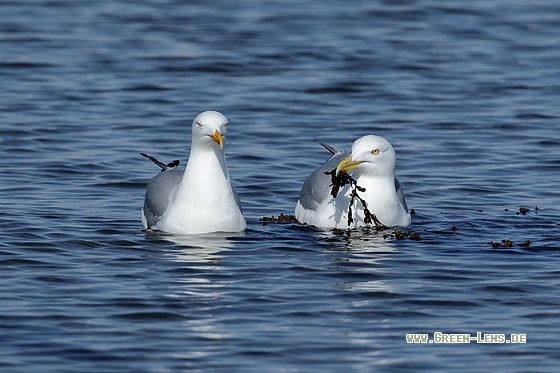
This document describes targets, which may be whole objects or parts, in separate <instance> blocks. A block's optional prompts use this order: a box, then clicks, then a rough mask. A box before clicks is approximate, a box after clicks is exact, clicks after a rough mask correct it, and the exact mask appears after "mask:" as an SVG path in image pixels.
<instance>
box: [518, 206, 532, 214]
mask: <svg viewBox="0 0 560 373" xmlns="http://www.w3.org/2000/svg"><path fill="white" fill-rule="evenodd" d="M529 211H531V209H528V208H526V207H520V208H519V212H518V213H517V214H516V215H519V214H521V215H527V213H528V212H529Z"/></svg>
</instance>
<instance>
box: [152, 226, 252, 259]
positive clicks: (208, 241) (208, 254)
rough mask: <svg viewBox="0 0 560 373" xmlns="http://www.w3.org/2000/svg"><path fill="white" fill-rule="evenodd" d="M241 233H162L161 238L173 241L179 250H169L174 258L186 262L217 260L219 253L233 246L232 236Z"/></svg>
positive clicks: (239, 235) (240, 234) (237, 235)
mask: <svg viewBox="0 0 560 373" xmlns="http://www.w3.org/2000/svg"><path fill="white" fill-rule="evenodd" d="M242 235H243V233H224V232H214V233H211V234H197V235H180V234H162V235H161V238H163V239H166V240H169V241H171V242H173V243H175V244H176V245H177V246H178V247H179V248H180V250H178V251H173V252H169V254H170V255H171V256H173V257H174V260H181V261H186V262H193V261H195V262H197V261H210V262H213V261H219V260H220V255H219V254H220V253H221V252H224V251H228V250H229V249H230V248H231V247H232V246H233V241H232V240H231V238H233V237H241V236H242Z"/></svg>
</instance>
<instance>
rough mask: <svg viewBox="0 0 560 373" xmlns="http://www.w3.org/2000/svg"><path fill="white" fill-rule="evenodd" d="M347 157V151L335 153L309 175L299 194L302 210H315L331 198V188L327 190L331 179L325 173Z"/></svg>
mask: <svg viewBox="0 0 560 373" xmlns="http://www.w3.org/2000/svg"><path fill="white" fill-rule="evenodd" d="M349 155H350V153H349V152H347V151H340V152H337V153H335V154H334V155H333V156H332V157H330V158H329V159H328V160H327V161H326V162H325V163H323V164H322V165H321V166H320V167H319V168H318V169H316V170H315V171H314V172H313V173H312V174H311V175H309V177H308V178H307V179H306V180H305V182H304V183H303V186H302V187H301V192H300V194H299V202H300V204H301V206H302V207H303V208H305V209H307V210H316V209H317V207H318V206H319V205H320V204H321V202H323V201H324V200H326V199H328V198H332V196H331V188H329V185H330V184H331V177H330V175H325V172H329V171H331V170H333V169H335V168H336V166H337V165H338V164H339V163H340V161H342V160H343V159H344V158H346V157H348V156H349Z"/></svg>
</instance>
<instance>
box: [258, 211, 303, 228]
mask: <svg viewBox="0 0 560 373" xmlns="http://www.w3.org/2000/svg"><path fill="white" fill-rule="evenodd" d="M259 221H260V222H261V224H262V225H268V223H278V224H285V223H294V222H295V223H297V222H298V220H297V219H296V217H295V215H284V214H283V213H280V215H279V216H278V217H275V216H274V215H272V216H270V217H268V216H264V217H262V218H260V219H259Z"/></svg>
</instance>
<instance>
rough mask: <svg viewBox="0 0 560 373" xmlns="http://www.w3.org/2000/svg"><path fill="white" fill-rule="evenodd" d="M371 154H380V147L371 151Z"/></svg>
mask: <svg viewBox="0 0 560 373" xmlns="http://www.w3.org/2000/svg"><path fill="white" fill-rule="evenodd" d="M371 154H373V155H379V149H374V150H372V151H371Z"/></svg>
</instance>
